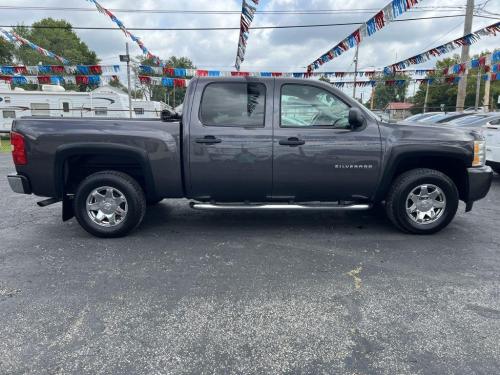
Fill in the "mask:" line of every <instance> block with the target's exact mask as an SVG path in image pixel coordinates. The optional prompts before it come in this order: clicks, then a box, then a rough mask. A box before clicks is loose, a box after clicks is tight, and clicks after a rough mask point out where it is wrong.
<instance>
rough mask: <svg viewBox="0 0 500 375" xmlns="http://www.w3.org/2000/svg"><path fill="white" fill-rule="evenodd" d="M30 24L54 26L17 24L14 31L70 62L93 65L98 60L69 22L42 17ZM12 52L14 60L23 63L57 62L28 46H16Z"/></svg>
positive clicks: (49, 63)
mask: <svg viewBox="0 0 500 375" xmlns="http://www.w3.org/2000/svg"><path fill="white" fill-rule="evenodd" d="M32 26H35V27H36V26H39V27H40V26H41V27H56V28H28V27H25V26H23V25H19V26H17V27H15V29H14V31H15V32H16V33H18V34H19V35H21V36H22V37H24V38H26V39H28V40H30V41H31V42H33V43H35V44H37V45H39V46H40V47H43V48H45V49H47V50H49V51H52V52H54V53H55V54H57V55H59V56H62V57H64V58H66V59H68V60H69V61H70V63H71V64H84V65H95V64H97V63H98V62H99V60H98V58H97V55H96V53H95V52H94V51H91V50H90V48H89V47H88V46H87V45H86V44H85V43H84V42H83V41H82V40H81V39H80V38H79V37H78V35H76V33H75V32H74V31H73V29H72V26H71V24H70V23H69V22H67V21H64V20H55V19H52V18H44V19H42V20H40V21H38V22H35V23H33V25H32ZM13 53H14V56H15V57H16V60H17V61H19V62H20V63H22V64H24V65H37V64H38V63H40V62H41V63H42V64H47V65H51V64H52V65H54V64H57V60H54V59H52V58H50V57H47V56H43V55H41V54H40V53H38V52H37V51H34V50H33V49H32V48H30V47H29V46H22V47H20V48H16V49H14V51H13Z"/></svg>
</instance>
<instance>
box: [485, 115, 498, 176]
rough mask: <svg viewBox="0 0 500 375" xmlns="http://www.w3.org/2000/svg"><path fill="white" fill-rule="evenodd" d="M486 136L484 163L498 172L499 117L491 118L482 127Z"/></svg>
mask: <svg viewBox="0 0 500 375" xmlns="http://www.w3.org/2000/svg"><path fill="white" fill-rule="evenodd" d="M483 134H484V136H485V138H486V164H488V165H489V166H491V168H493V170H494V171H495V172H497V173H498V174H500V118H496V119H494V120H491V121H490V122H488V123H487V124H486V125H485V126H484V127H483Z"/></svg>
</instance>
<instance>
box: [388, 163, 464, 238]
mask: <svg viewBox="0 0 500 375" xmlns="http://www.w3.org/2000/svg"><path fill="white" fill-rule="evenodd" d="M458 200H459V196H458V190H457V187H456V186H455V184H454V182H453V181H452V180H451V179H450V178H449V177H448V176H446V175H445V174H444V173H441V172H439V171H436V170H433V169H427V168H420V169H413V170H411V171H408V172H405V173H403V174H402V175H400V176H398V177H397V178H396V180H395V181H394V183H393V185H392V187H391V189H390V191H389V194H388V195H387V199H386V212H387V216H388V217H389V219H390V220H391V221H392V223H393V224H394V225H395V226H396V227H397V228H399V229H400V230H402V231H405V232H409V233H414V234H431V233H436V232H438V231H440V230H441V229H443V228H444V227H446V226H447V225H448V224H449V223H450V222H451V220H453V218H454V217H455V214H456V212H457V208H458Z"/></svg>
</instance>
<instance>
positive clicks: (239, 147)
mask: <svg viewBox="0 0 500 375" xmlns="http://www.w3.org/2000/svg"><path fill="white" fill-rule="evenodd" d="M174 117H175V116H174ZM12 144H13V151H12V153H13V158H14V163H15V165H16V171H17V174H13V175H10V176H8V180H9V183H10V186H11V188H12V189H13V190H14V191H15V192H18V193H24V194H31V193H33V194H36V195H38V196H43V197H48V198H49V199H46V200H44V201H42V202H39V205H41V206H44V205H48V204H51V203H55V202H58V201H62V206H63V209H62V211H63V220H68V219H70V218H72V217H73V216H76V218H77V220H78V222H79V223H80V224H81V226H82V227H83V228H84V229H86V230H87V231H88V232H90V233H92V234H94V235H96V236H102V237H117V236H122V235H125V234H127V233H129V232H130V231H131V230H133V229H134V228H136V227H137V226H138V225H139V224H140V223H141V220H142V219H143V217H144V214H145V211H146V205H147V204H148V203H150V204H153V203H156V202H158V201H160V200H161V199H163V198H181V197H187V198H189V199H191V200H192V203H191V206H192V207H193V208H195V209H203V210H213V209H215V210H220V209H224V210H265V209H281V210H290V209H295V210H364V209H369V208H371V207H372V206H373V205H374V204H378V203H381V204H383V205H384V206H385V209H386V211H387V214H388V216H389V218H390V220H391V221H392V222H393V223H394V224H395V226H396V227H398V228H399V229H401V230H403V231H405V232H410V233H421V234H425V233H434V232H437V231H438V230H440V229H442V228H444V227H445V226H446V225H447V224H448V223H449V222H450V221H451V220H452V219H453V217H454V216H455V213H456V211H457V208H458V202H459V200H462V201H464V202H465V203H466V210H470V209H471V208H472V204H473V202H474V201H476V200H478V199H481V198H483V197H484V196H486V194H487V193H488V190H489V188H490V185H491V180H492V171H491V169H490V168H489V167H487V166H485V165H484V162H485V144H484V140H483V138H482V137H481V136H480V134H479V133H476V132H475V131H467V130H460V129H453V128H450V127H442V126H432V125H411V124H406V125H397V124H386V123H383V122H381V121H380V120H379V119H378V118H377V117H376V116H374V115H373V114H372V113H371V112H370V111H368V110H367V109H365V108H364V107H363V106H361V105H360V104H359V103H358V102H356V101H354V100H352V99H351V98H349V97H347V96H346V95H344V94H343V93H342V92H340V91H338V90H336V89H334V88H332V87H331V86H330V85H328V84H326V83H323V82H319V81H312V80H299V79H279V78H242V77H238V78H223V79H217V78H215V79H212V78H195V79H193V80H192V81H191V83H190V85H189V87H188V90H187V94H186V98H185V101H184V109H183V113H182V116H179V118H177V119H176V118H172V117H169V116H167V114H165V116H163V118H162V120H161V121H160V120H151V121H150V120H136V119H134V120H123V119H97V118H92V119H90V118H75V119H68V118H65V119H56V118H25V119H20V120H16V121H15V122H14V125H13V132H12Z"/></svg>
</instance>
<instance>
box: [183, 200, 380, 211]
mask: <svg viewBox="0 0 500 375" xmlns="http://www.w3.org/2000/svg"><path fill="white" fill-rule="evenodd" d="M189 205H190V206H191V208H193V209H195V210H245V211H249V210H255V211H257V210H309V211H314V210H315V211H344V210H348V211H363V210H369V209H370V208H372V205H371V204H361V203H360V204H347V205H339V204H288V203H269V204H251V203H248V204H245V203H242V204H235V203H220V204H217V203H198V202H190V204H189Z"/></svg>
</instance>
